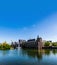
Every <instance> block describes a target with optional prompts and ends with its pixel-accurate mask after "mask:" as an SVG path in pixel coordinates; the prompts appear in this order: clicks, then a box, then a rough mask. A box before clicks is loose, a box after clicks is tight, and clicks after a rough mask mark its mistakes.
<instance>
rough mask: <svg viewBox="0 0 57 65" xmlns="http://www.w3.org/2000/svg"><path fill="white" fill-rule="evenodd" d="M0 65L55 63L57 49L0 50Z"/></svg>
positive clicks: (43, 64)
mask: <svg viewBox="0 0 57 65" xmlns="http://www.w3.org/2000/svg"><path fill="white" fill-rule="evenodd" d="M0 65H57V50H56V49H54V50H48V49H47V50H36V49H21V48H20V49H15V50H7V51H6V50H5V51H2V50H0Z"/></svg>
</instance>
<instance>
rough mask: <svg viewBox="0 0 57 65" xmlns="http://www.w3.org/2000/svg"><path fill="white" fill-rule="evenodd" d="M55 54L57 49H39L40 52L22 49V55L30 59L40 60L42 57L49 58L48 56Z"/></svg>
mask: <svg viewBox="0 0 57 65" xmlns="http://www.w3.org/2000/svg"><path fill="white" fill-rule="evenodd" d="M51 53H52V54H54V55H55V54H57V49H53V50H50V49H45V50H44V49H41V50H36V49H22V54H23V55H27V56H29V57H32V58H37V59H39V60H41V59H42V58H43V55H47V56H49V55H50V54H51Z"/></svg>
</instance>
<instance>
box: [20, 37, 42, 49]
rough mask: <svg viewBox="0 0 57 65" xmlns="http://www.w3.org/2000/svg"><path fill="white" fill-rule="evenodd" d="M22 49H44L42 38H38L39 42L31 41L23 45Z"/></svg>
mask: <svg viewBox="0 0 57 65" xmlns="http://www.w3.org/2000/svg"><path fill="white" fill-rule="evenodd" d="M21 47H25V48H26V47H27V48H38V49H42V47H43V43H42V38H41V37H39V36H38V37H37V40H35V39H29V40H27V41H26V42H25V43H23V44H22V45H21Z"/></svg>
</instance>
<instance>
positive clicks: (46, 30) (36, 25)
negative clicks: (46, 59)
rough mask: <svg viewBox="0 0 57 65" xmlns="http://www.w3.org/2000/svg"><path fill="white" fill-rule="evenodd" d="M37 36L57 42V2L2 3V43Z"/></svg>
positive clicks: (4, 0) (7, 0)
mask: <svg viewBox="0 0 57 65" xmlns="http://www.w3.org/2000/svg"><path fill="white" fill-rule="evenodd" d="M37 35H40V36H41V37H42V38H43V39H46V40H52V41H57V0H1V1H0V42H3V41H5V40H6V41H7V42H10V41H11V40H13V41H17V40H18V39H26V40H27V39H30V38H36V37H37Z"/></svg>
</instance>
